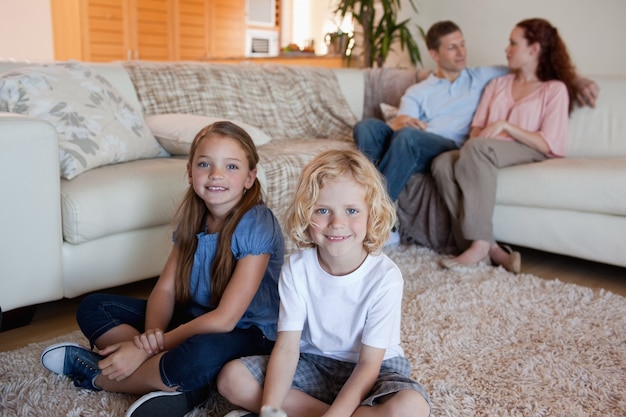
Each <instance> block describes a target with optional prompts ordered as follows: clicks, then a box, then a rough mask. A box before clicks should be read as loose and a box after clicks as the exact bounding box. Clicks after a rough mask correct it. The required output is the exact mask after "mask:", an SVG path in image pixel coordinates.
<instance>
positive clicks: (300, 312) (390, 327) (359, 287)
mask: <svg viewBox="0 0 626 417" xmlns="http://www.w3.org/2000/svg"><path fill="white" fill-rule="evenodd" d="M403 285H404V281H403V279H402V273H401V272H400V269H399V268H398V266H397V265H396V264H395V263H394V262H393V261H392V260H391V259H389V257H387V255H385V254H383V253H381V254H379V255H371V254H370V255H368V256H367V258H366V259H365V261H364V262H363V264H362V265H361V266H360V267H359V268H358V269H357V270H356V271H354V272H352V273H350V274H348V275H343V276H334V275H331V274H329V273H328V272H326V271H324V270H323V269H322V267H321V266H320V264H319V261H318V258H317V250H316V249H315V248H311V249H304V250H300V251H296V252H294V253H293V254H292V255H291V256H290V257H289V259H288V261H287V262H286V263H285V265H283V269H282V272H281V277H280V282H279V285H278V292H279V294H280V313H279V318H278V331H279V332H280V331H302V336H301V338H300V351H301V352H303V353H314V354H317V355H322V356H326V357H330V358H333V359H337V360H341V361H345V362H352V363H356V362H357V361H358V359H359V353H360V350H361V344H365V345H368V346H372V347H375V348H381V349H386V352H385V359H389V358H392V357H395V356H403V355H404V352H403V350H402V348H401V347H400V320H401V315H402V290H403Z"/></svg>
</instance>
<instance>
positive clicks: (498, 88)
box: [472, 74, 569, 157]
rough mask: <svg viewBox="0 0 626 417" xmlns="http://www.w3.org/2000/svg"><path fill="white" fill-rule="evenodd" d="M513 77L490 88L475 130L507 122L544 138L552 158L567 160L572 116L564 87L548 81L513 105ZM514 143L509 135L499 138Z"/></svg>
mask: <svg viewBox="0 0 626 417" xmlns="http://www.w3.org/2000/svg"><path fill="white" fill-rule="evenodd" d="M514 78H515V75H514V74H508V75H505V76H502V77H498V78H495V79H494V80H493V81H491V82H490V83H489V85H487V87H486V88H485V91H484V93H483V95H482V98H481V100H480V103H479V104H478V109H477V110H476V114H475V115H474V120H473V121H472V127H481V128H482V127H485V126H487V125H489V124H491V123H493V122H496V121H499V120H506V121H508V122H509V123H511V124H514V125H516V126H518V127H520V128H522V129H525V130H529V131H531V132H537V133H539V134H541V136H542V137H543V139H544V140H545V141H546V143H547V144H548V147H549V148H550V153H549V154H548V155H547V156H549V157H554V156H564V155H565V142H566V137H567V122H568V116H569V112H568V110H569V96H568V94H567V88H566V87H565V84H564V83H563V82H561V81H558V80H551V81H546V82H544V83H542V84H541V87H540V88H539V89H538V90H536V91H534V92H532V93H531V94H529V95H527V96H526V97H524V98H522V99H520V100H518V101H514V100H513V96H512V88H513V79H514ZM498 137H499V138H501V139H505V140H513V138H511V137H510V136H509V135H508V134H507V133H506V132H502V133H500V134H499V135H498Z"/></svg>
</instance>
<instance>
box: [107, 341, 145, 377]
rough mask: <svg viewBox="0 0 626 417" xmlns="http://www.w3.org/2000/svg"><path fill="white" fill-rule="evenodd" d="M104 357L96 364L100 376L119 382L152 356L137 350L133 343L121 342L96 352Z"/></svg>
mask: <svg viewBox="0 0 626 417" xmlns="http://www.w3.org/2000/svg"><path fill="white" fill-rule="evenodd" d="M98 353H99V354H100V355H103V356H106V358H104V359H102V360H101V361H100V362H98V366H99V367H100V369H101V370H102V375H105V376H106V377H108V378H109V379H114V380H116V381H121V380H123V379H125V378H127V377H128V376H130V375H131V374H132V373H133V372H135V371H136V370H137V368H139V366H140V365H141V364H142V363H144V362H145V361H146V359H148V358H149V357H151V356H152V355H151V354H149V353H147V352H146V351H145V350H143V349H138V348H137V346H135V344H134V343H133V342H130V341H128V342H121V343H116V344H113V345H111V346H107V347H106V348H104V349H102V350H101V351H100V352H98Z"/></svg>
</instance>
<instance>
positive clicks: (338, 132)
mask: <svg viewBox="0 0 626 417" xmlns="http://www.w3.org/2000/svg"><path fill="white" fill-rule="evenodd" d="M124 66H125V67H126V69H127V70H128V72H129V74H130V77H131V79H132V81H133V84H134V85H135V89H136V90H137V96H138V98H139V101H140V102H141V105H142V107H143V111H144V115H145V116H149V115H154V114H163V113H190V114H197V115H202V116H213V117H219V118H223V119H230V120H238V121H241V122H244V123H247V124H249V125H252V126H255V127H257V128H260V129H261V130H263V131H264V132H265V133H267V134H268V135H269V136H270V137H271V138H272V139H295V138H298V139H299V138H306V137H311V138H331V139H338V138H343V139H347V140H351V137H352V126H353V125H354V123H356V120H357V117H356V116H355V115H354V114H353V113H352V111H351V109H350V106H349V105H348V103H347V102H346V100H345V98H344V96H343V94H342V93H341V89H340V88H339V85H338V82H337V78H336V76H335V73H334V72H333V71H332V70H331V69H328V68H314V67H298V66H287V65H257V64H250V63H242V64H209V63H192V62H184V63H181V62H173V63H156V62H154V63H152V62H126V63H124Z"/></svg>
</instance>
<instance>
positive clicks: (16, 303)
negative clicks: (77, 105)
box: [0, 113, 63, 311]
mask: <svg viewBox="0 0 626 417" xmlns="http://www.w3.org/2000/svg"><path fill="white" fill-rule="evenodd" d="M0 167H2V176H1V178H0V182H2V185H1V186H0V190H1V191H2V204H0V230H2V233H0V248H1V250H0V306H1V307H2V311H8V310H12V309H15V308H18V307H24V306H28V305H33V304H37V303H41V302H47V301H52V300H57V299H60V298H62V297H63V284H62V270H61V245H62V243H63V242H62V239H63V238H62V233H61V201H60V200H61V199H60V177H59V150H58V141H57V134H56V131H55V129H54V127H52V125H51V124H49V123H47V122H44V121H42V120H39V119H35V118H32V117H27V116H21V115H17V114H12V113H0Z"/></svg>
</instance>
